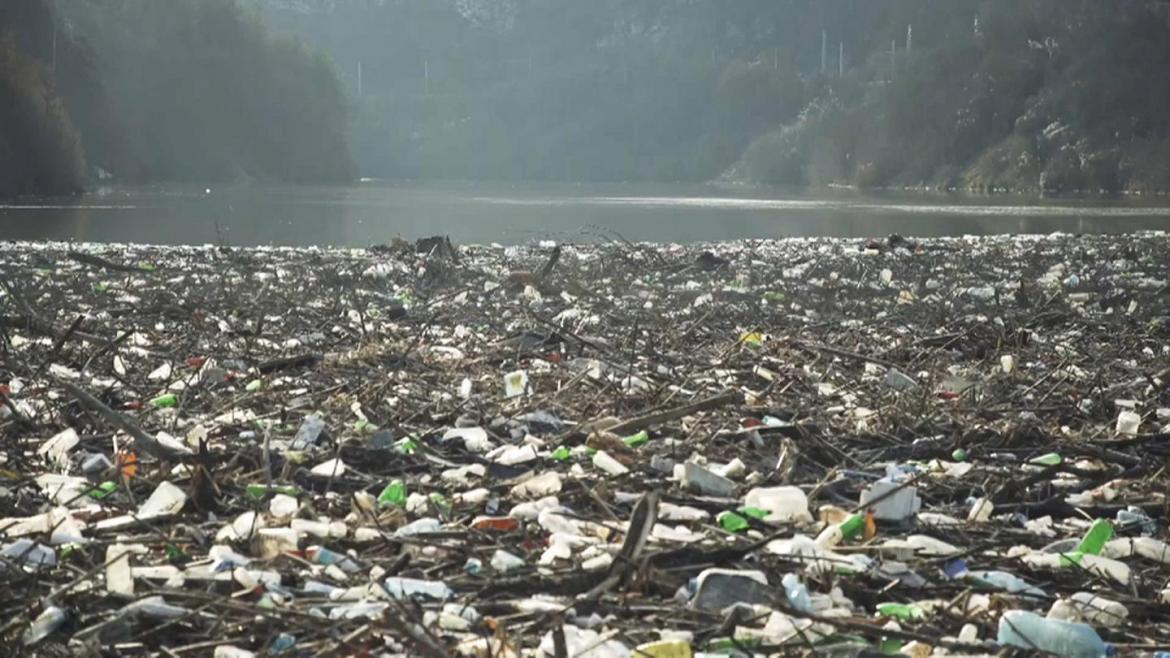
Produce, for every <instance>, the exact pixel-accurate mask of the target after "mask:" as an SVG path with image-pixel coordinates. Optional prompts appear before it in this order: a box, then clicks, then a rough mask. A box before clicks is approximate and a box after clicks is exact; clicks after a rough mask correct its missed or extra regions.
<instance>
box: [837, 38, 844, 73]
mask: <svg viewBox="0 0 1170 658" xmlns="http://www.w3.org/2000/svg"><path fill="white" fill-rule="evenodd" d="M837 77H838V78H844V77H845V42H844V41H842V42H841V43H839V44H838V45H837Z"/></svg>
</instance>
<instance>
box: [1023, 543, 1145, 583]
mask: <svg viewBox="0 0 1170 658" xmlns="http://www.w3.org/2000/svg"><path fill="white" fill-rule="evenodd" d="M1020 561H1021V562H1023V563H1024V564H1026V565H1028V566H1029V567H1031V568H1033V569H1060V568H1064V567H1069V566H1074V565H1079V566H1080V568H1082V569H1086V570H1088V571H1090V572H1091V573H1095V574H1097V575H1101V576H1108V577H1110V578H1112V579H1113V580H1115V581H1117V582H1118V583H1120V584H1122V585H1128V584H1129V576H1130V569H1129V565H1127V564H1125V563H1124V562H1118V561H1117V560H1114V559H1111V558H1107V557H1101V556H1100V555H1086V554H1084V553H1081V552H1078V551H1073V552H1071V553H1029V554H1027V555H1024V556H1022V557H1021V558H1020Z"/></svg>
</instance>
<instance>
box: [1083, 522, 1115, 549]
mask: <svg viewBox="0 0 1170 658" xmlns="http://www.w3.org/2000/svg"><path fill="white" fill-rule="evenodd" d="M1112 538H1113V524H1112V523H1110V522H1108V521H1106V520H1105V519H1097V520H1096V521H1093V525H1091V526H1089V531H1088V532H1086V533H1085V536H1084V537H1083V538H1081V543H1080V544H1078V545H1077V552H1078V553H1084V554H1087V555H1100V554H1101V550H1102V549H1104V548H1105V542H1108V541H1109V540H1110V539H1112Z"/></svg>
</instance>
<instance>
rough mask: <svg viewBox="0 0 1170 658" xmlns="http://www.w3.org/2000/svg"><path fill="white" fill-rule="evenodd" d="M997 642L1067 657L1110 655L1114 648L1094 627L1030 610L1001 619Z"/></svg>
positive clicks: (1096, 657) (1014, 611)
mask: <svg viewBox="0 0 1170 658" xmlns="http://www.w3.org/2000/svg"><path fill="white" fill-rule="evenodd" d="M996 641H997V642H999V644H1001V645H1004V646H1012V647H1017V648H1020V649H1025V650H1029V651H1041V652H1043V653H1049V654H1054V655H1057V656H1065V657H1066V658H1106V656H1108V655H1110V653H1111V649H1110V647H1109V646H1108V645H1106V644H1105V642H1103V641H1102V640H1101V636H1100V635H1098V634H1097V631H1095V630H1093V627H1092V626H1089V625H1088V624H1082V623H1077V622H1068V621H1060V620H1056V619H1045V618H1044V617H1041V616H1040V615H1038V614H1036V613H1034V612H1028V611H1026V610H1008V611H1007V612H1005V613H1003V615H1002V616H1001V617H1000V618H999V632H998V634H997V637H996Z"/></svg>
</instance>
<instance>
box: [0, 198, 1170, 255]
mask: <svg viewBox="0 0 1170 658" xmlns="http://www.w3.org/2000/svg"><path fill="white" fill-rule="evenodd" d="M1162 228H1170V200H1166V199H1155V200H1152V201H1144V200H1139V201H1133V200H1126V201H1121V202H1108V201H1100V200H1095V201H1075V200H1060V201H1053V200H1047V199H1026V198H1021V197H961V196H955V197H952V196H946V195H882V196H875V195H866V194H858V193H854V192H848V191H842V192H840V193H837V192H823V191H822V192H818V193H816V194H809V193H806V192H794V191H790V190H787V191H786V190H780V189H768V188H764V189H761V188H745V189H737V188H726V187H717V186H706V185H698V186H695V185H596V184H581V185H573V184H529V183H525V184H432V183H366V184H361V185H355V186H351V187H282V186H247V187H222V188H220V187H216V188H212V189H210V190H207V189H205V188H202V187H200V188H198V189H196V188H192V187H160V188H107V189H101V190H98V191H96V192H94V193H92V194H89V195H87V196H85V197H82V198H80V199H75V200H67V201H45V202H31V203H15V204H7V205H4V204H0V239H10V240H43V239H52V240H79V241H83V240H84V241H96V242H143V243H159V244H205V243H216V242H222V243H226V244H231V245H238V246H245V245H262V244H276V245H337V246H357V247H364V246H369V245H371V244H379V243H387V242H389V241H390V240H391V239H392V238H393V237H395V236H401V237H403V238H406V239H414V238H418V237H423V236H429V235H436V234H446V235H450V236H451V238H452V239H453V240H455V241H456V242H463V243H471V242H479V243H482V242H500V243H505V244H515V243H523V242H528V241H531V240H537V239H554V240H562V241H577V242H580V241H591V240H602V239H612V238H618V237H621V238H624V239H627V240H631V241H642V240H646V241H655V242H694V241H706V240H732V239H741V238H776V237H786V236H840V237H864V236H884V235H887V234H890V233H899V234H902V235H906V236H942V235H965V234H986V233H1050V232H1053V231H1067V232H1074V233H1102V232H1106V233H1114V232H1126V231H1135V230H1142V229H1162Z"/></svg>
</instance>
